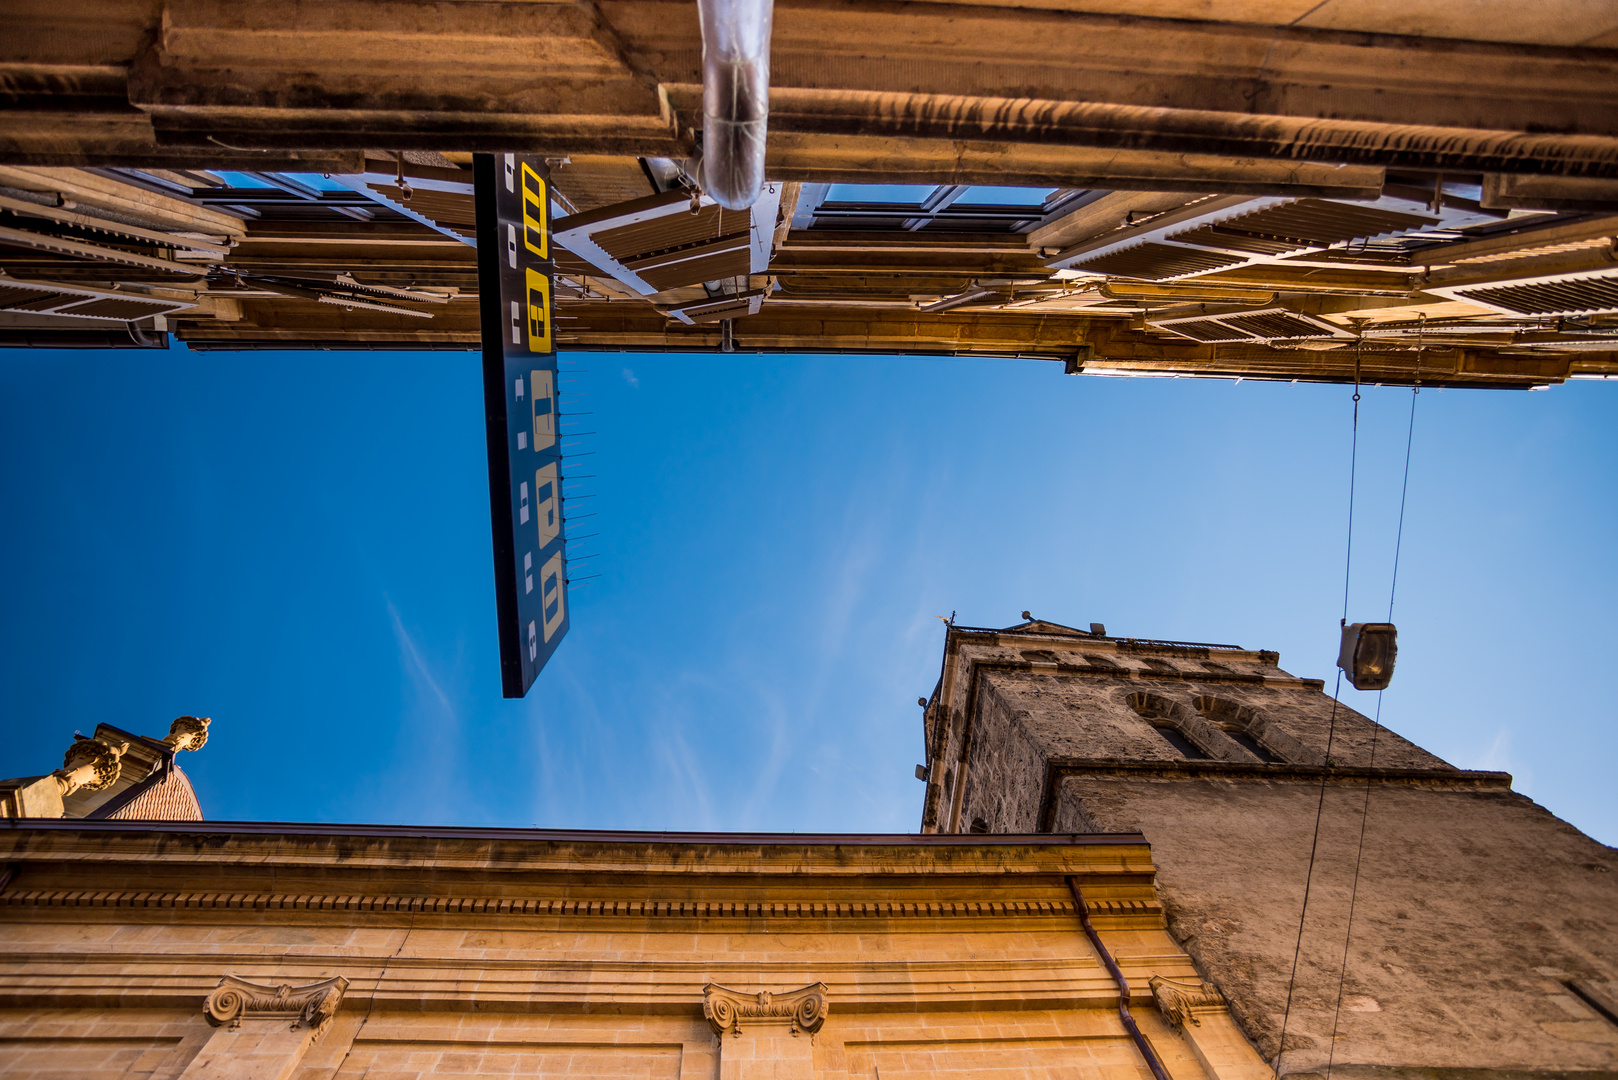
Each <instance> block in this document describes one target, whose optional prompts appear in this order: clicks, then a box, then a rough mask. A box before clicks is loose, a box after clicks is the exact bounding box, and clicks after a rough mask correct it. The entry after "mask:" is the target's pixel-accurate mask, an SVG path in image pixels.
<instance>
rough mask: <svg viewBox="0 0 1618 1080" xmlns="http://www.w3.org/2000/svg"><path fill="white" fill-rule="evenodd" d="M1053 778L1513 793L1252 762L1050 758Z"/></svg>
mask: <svg viewBox="0 0 1618 1080" xmlns="http://www.w3.org/2000/svg"><path fill="white" fill-rule="evenodd" d="M1046 770H1047V772H1050V773H1055V774H1061V775H1066V776H1074V775H1080V774H1083V775H1090V776H1094V775H1113V776H1129V777H1136V776H1139V777H1152V778H1171V779H1174V778H1184V779H1200V778H1203V777H1210V776H1217V777H1220V778H1221V779H1236V778H1243V779H1255V780H1315V781H1318V780H1320V779H1322V778H1325V779H1333V780H1352V781H1365V780H1371V781H1375V782H1377V783H1383V784H1411V785H1416V786H1422V787H1430V786H1447V787H1457V788H1465V789H1469V790H1470V789H1476V788H1486V789H1495V788H1504V789H1509V788H1510V787H1511V774H1510V773H1503V772H1484V771H1477V770H1471V769H1367V768H1362V767H1360V766H1357V765H1347V766H1329V767H1323V766H1316V765H1292V764H1277V765H1266V764H1262V763H1260V762H1248V761H1190V760H1175V759H1164V760H1162V761H1124V760H1119V759H1115V758H1051V759H1049V761H1047V762H1046Z"/></svg>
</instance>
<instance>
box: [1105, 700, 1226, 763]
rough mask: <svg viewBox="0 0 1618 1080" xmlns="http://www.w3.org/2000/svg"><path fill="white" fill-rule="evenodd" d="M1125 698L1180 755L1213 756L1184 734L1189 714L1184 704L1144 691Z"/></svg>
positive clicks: (1136, 712)
mask: <svg viewBox="0 0 1618 1080" xmlns="http://www.w3.org/2000/svg"><path fill="white" fill-rule="evenodd" d="M1125 700H1126V701H1128V702H1129V707H1130V708H1131V709H1134V710H1135V714H1136V715H1137V716H1139V717H1140V718H1141V719H1142V720H1145V721H1146V722H1147V723H1148V724H1150V725H1151V726H1152V729H1153V730H1154V731H1156V732H1157V734H1158V735H1159V736H1161V737H1162V739H1163V740H1164V741H1165V742H1167V743H1168V744H1169V745H1170V746H1172V747H1174V749H1175V750H1176V751H1178V752H1179V755H1180V756H1181V757H1183V758H1189V759H1191V760H1192V761H1207V760H1209V759H1210V758H1212V757H1213V755H1212V754H1210V753H1208V751H1206V750H1204V749H1203V748H1202V747H1201V746H1199V745H1197V744H1196V743H1194V742H1192V741H1191V738H1190V737H1189V736H1188V735H1186V733H1185V721H1186V720H1187V719H1189V714H1188V712H1187V710H1186V708H1185V706H1183V705H1181V704H1179V703H1178V702H1174V701H1170V700H1168V699H1167V698H1163V697H1159V696H1158V695H1156V694H1148V693H1145V692H1136V693H1133V694H1130V695H1129V697H1128V698H1126V699H1125Z"/></svg>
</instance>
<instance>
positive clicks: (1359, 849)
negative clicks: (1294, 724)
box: [1326, 324, 1421, 1080]
mask: <svg viewBox="0 0 1618 1080" xmlns="http://www.w3.org/2000/svg"><path fill="white" fill-rule="evenodd" d="M1416 340H1417V346H1416V385H1415V386H1413V387H1411V388H1410V423H1409V426H1408V427H1407V428H1406V429H1405V470H1404V482H1403V484H1402V485H1401V486H1400V488H1399V527H1398V530H1397V531H1396V532H1395V534H1394V541H1393V580H1392V581H1391V582H1390V583H1389V585H1388V619H1387V621H1388V622H1390V623H1391V622H1392V621H1393V599H1394V597H1395V595H1397V593H1398V589H1399V553H1400V551H1401V549H1402V548H1403V547H1404V536H1405V504H1406V502H1407V501H1408V497H1409V495H1410V451H1411V448H1412V447H1413V446H1414V445H1415V438H1416V397H1417V395H1419V394H1420V393H1421V344H1420V342H1421V328H1420V325H1419V324H1418V326H1417V330H1416ZM1383 693H1384V691H1382V690H1378V691H1377V692H1376V717H1375V718H1374V719H1373V720H1372V721H1371V759H1370V762H1369V764H1368V765H1367V768H1372V769H1374V768H1376V740H1377V736H1378V735H1380V734H1381V733H1382V695H1383ZM1373 783H1374V778H1373V777H1369V776H1367V777H1366V778H1365V798H1364V801H1363V802H1362V803H1361V804H1360V836H1359V842H1358V844H1357V845H1356V846H1355V849H1354V881H1353V884H1352V885H1350V886H1349V890H1348V925H1347V927H1346V928H1345V929H1344V931H1343V959H1342V962H1341V964H1340V965H1339V966H1338V975H1337V1004H1336V1006H1335V1007H1334V1009H1333V1011H1332V1018H1331V1042H1330V1044H1329V1049H1328V1050H1327V1053H1326V1078H1327V1080H1331V1070H1332V1064H1333V1062H1334V1061H1335V1060H1336V1057H1337V1026H1338V1023H1339V1021H1340V1020H1341V1019H1342V1015H1343V987H1344V984H1345V983H1346V982H1347V980H1348V945H1349V941H1350V940H1352V938H1353V936H1354V908H1355V905H1356V904H1357V902H1358V901H1359V894H1360V864H1361V860H1362V859H1363V858H1364V855H1365V829H1366V824H1367V823H1368V821H1369V820H1370V817H1371V785H1372V784H1373Z"/></svg>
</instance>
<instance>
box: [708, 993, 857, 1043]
mask: <svg viewBox="0 0 1618 1080" xmlns="http://www.w3.org/2000/svg"><path fill="white" fill-rule="evenodd" d="M830 1010H831V999H830V998H829V996H828V994H827V988H826V984H825V983H821V982H817V983H810V984H809V985H808V986H805V987H803V988H802V989H799V990H792V991H788V992H787V993H784V994H772V993H771V992H770V991H768V990H759V991H757V992H755V993H751V994H750V993H747V992H746V991H744V990H732V989H731V988H730V987H728V986H720V985H719V984H717V983H709V984H708V985H707V986H704V987H703V988H702V1015H703V1016H704V1017H706V1018H707V1020H708V1026H709V1027H711V1028H713V1029H714V1033H715V1034H718V1035H723V1034H725V1032H727V1031H728V1032H730V1033H731V1034H732V1035H740V1034H741V1033H742V1021H743V1020H744V1019H745V1020H764V1021H768V1020H774V1021H776V1022H780V1021H787V1022H788V1023H790V1024H791V1025H792V1034H794V1035H797V1034H798V1033H799V1032H805V1033H807V1034H810V1035H813V1034H814V1033H815V1032H817V1031H819V1030H820V1026H821V1025H822V1024H824V1023H825V1022H826V1014H827V1013H828V1012H829V1011H830Z"/></svg>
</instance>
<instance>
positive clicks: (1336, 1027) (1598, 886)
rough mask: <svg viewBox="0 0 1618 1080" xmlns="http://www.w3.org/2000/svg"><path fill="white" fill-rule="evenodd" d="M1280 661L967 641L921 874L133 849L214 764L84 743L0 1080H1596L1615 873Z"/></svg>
mask: <svg viewBox="0 0 1618 1080" xmlns="http://www.w3.org/2000/svg"><path fill="white" fill-rule="evenodd" d="M1279 660H1280V658H1279V656H1277V655H1276V654H1275V653H1273V652H1260V651H1252V650H1246V649H1240V648H1236V647H1232V646H1218V645H1194V644H1187V643H1183V642H1182V643H1177V642H1158V641H1141V640H1135V639H1118V638H1113V637H1108V636H1106V635H1105V633H1104V631H1103V630H1101V628H1099V627H1097V628H1095V630H1094V632H1092V633H1086V632H1082V631H1078V630H1074V629H1071V628H1069V627H1064V626H1060V625H1057V624H1054V623H1047V622H1040V621H1036V620H1032V619H1030V620H1029V621H1028V622H1025V623H1023V624H1021V625H1019V626H1015V627H1011V628H1008V629H1004V630H987V629H972V628H968V627H958V626H951V628H950V630H949V631H948V635H947V638H946V646H945V653H944V661H943V672H942V676H941V678H940V681H939V685H938V688H937V690H936V691H935V692H934V694H933V696H932V698H931V699H930V700H925V701H924V703H925V704H926V713H925V717H926V732H927V745H928V765H927V766H925V767H924V768H923V770H922V771H923V772H924V773H925V774H926V779H927V793H926V798H925V803H924V807H925V809H924V815H925V817H924V823H923V831H922V833H920V834H917V835H910V836H893V835H883V836H856V835H823V836H813V835H744V834H734V833H732V834H706V835H678V834H667V833H662V834H637V833H600V832H595V833H590V832H567V833H564V832H545V831H540V830H523V829H454V828H412V827H376V826H352V825H297V824H265V823H204V822H201V821H199V820H196V819H197V818H199V817H200V810H198V812H197V813H196V814H195V815H192V816H191V819H190V820H169V821H161V820H136V819H135V816H136V813H137V811H143V808H144V811H146V812H144V813H143V816H145V817H147V818H157V817H160V816H162V815H161V814H160V813H158V812H157V810H159V809H161V807H160V806H159V805H158V803H156V802H155V801H151V802H146V803H142V802H140V801H139V798H140V795H139V793H138V792H137V794H136V795H133V796H131V795H129V794H128V792H131V791H136V789H137V788H139V785H141V784H149V785H151V786H148V787H147V788H145V789H142V790H146V791H150V790H154V789H155V787H156V786H158V785H161V784H162V783H165V782H169V781H165V780H164V779H163V775H162V774H161V773H160V772H159V771H158V770H156V769H152V768H148V767H147V766H144V765H141V766H138V767H136V768H135V769H134V772H133V773H132V774H131V776H130V777H124V776H123V775H122V773H121V770H122V768H123V767H124V766H125V765H128V764H129V763H130V762H132V761H135V760H136V757H135V756H133V755H137V754H138V755H143V756H148V757H154V759H155V757H160V756H161V753H162V752H163V751H162V750H161V749H160V748H167V750H168V751H169V752H170V754H171V756H172V753H173V752H178V750H179V749H180V748H181V746H180V744H181V743H184V744H185V745H186V746H188V747H192V748H194V745H196V744H198V737H199V735H205V727H206V726H205V725H204V724H202V723H201V722H200V721H196V720H194V719H193V718H182V720H181V721H176V724H175V729H174V731H173V732H172V733H171V736H170V738H172V739H174V742H172V743H171V742H169V741H167V740H155V739H145V740H140V741H139V742H138V743H137V742H136V741H135V740H136V739H138V737H129V738H127V739H126V738H124V737H123V733H120V732H119V731H118V729H115V728H109V727H107V726H105V725H103V727H102V728H100V729H98V730H97V733H96V736H95V741H99V742H100V743H101V744H102V748H100V749H98V748H94V747H83V746H79V745H77V744H76V747H75V749H73V750H70V751H69V754H68V758H67V761H66V763H65V764H64V768H63V769H62V770H59V771H58V772H57V773H54V774H51V775H50V776H47V777H35V778H25V779H24V780H20V781H8V782H5V783H4V784H0V791H3V792H6V793H8V794H7V797H8V798H11V799H12V801H13V804H14V806H16V807H21V808H23V810H24V811H25V812H24V813H23V814H22V815H21V816H18V814H17V813H16V811H15V810H13V812H12V815H11V821H10V822H9V827H7V828H4V829H0V847H3V851H0V863H3V864H4V871H3V874H0V954H3V955H4V957H5V962H4V964H3V965H0V1076H4V1077H5V1078H7V1080H10V1078H20V1080H421V1078H425V1077H429V1076H432V1077H456V1078H460V1080H494V1078H497V1077H498V1078H502V1080H504V1078H507V1077H515V1076H536V1077H547V1078H552V1080H562V1078H569V1080H571V1078H575V1077H577V1078H584V1077H590V1078H591V1080H596V1078H600V1080H923V1077H924V1075H925V1076H930V1075H932V1074H943V1075H944V1076H945V1077H946V1078H948V1080H1266V1078H1271V1080H1273V1077H1274V1076H1275V1075H1276V1071H1278V1072H1279V1073H1280V1074H1281V1075H1285V1076H1297V1077H1300V1078H1308V1080H1313V1078H1317V1077H1329V1076H1331V1075H1337V1076H1339V1077H1341V1078H1343V1080H1618V1004H1615V997H1618V993H1615V991H1618V983H1615V976H1618V958H1615V953H1618V887H1615V878H1614V870H1615V869H1618V853H1615V852H1614V851H1613V850H1611V849H1609V848H1606V847H1603V846H1602V845H1600V844H1598V843H1596V842H1595V841H1593V840H1591V839H1589V838H1588V837H1586V836H1584V835H1582V834H1581V833H1579V832H1578V831H1577V830H1576V829H1574V828H1572V827H1571V826H1569V825H1567V824H1566V823H1564V822H1561V821H1558V820H1557V819H1556V818H1555V817H1553V816H1551V815H1550V814H1549V813H1547V812H1546V811H1545V810H1543V809H1542V808H1540V807H1538V806H1536V805H1535V804H1533V803H1532V802H1531V801H1529V800H1528V799H1526V798H1524V797H1523V796H1521V795H1518V794H1515V793H1514V792H1512V790H1511V787H1510V777H1508V776H1506V775H1504V774H1501V773H1489V772H1474V771H1467V770H1461V769H1456V768H1454V767H1452V766H1450V765H1448V764H1447V763H1445V762H1443V761H1441V760H1439V759H1438V758H1437V757H1435V756H1433V755H1432V754H1429V753H1427V752H1426V751H1424V750H1422V749H1421V748H1420V747H1417V746H1415V745H1413V744H1412V743H1410V742H1408V741H1407V740H1404V739H1401V738H1400V737H1398V736H1397V735H1394V734H1393V733H1391V732H1388V731H1387V730H1385V729H1380V728H1378V727H1377V726H1376V725H1374V724H1372V723H1371V721H1369V720H1367V719H1366V718H1365V717H1363V716H1360V715H1359V714H1358V713H1355V712H1353V711H1352V710H1349V709H1347V708H1345V707H1343V706H1341V705H1335V704H1334V703H1333V701H1332V699H1331V698H1330V697H1328V696H1327V695H1326V694H1325V693H1324V692H1323V684H1322V683H1321V682H1320V681H1319V680H1313V679H1300V678H1295V677H1293V676H1291V675H1289V674H1287V673H1286V672H1285V671H1283V670H1281V668H1280V667H1279V666H1278V665H1279ZM199 729H200V730H199ZM90 741H92V740H82V739H81V740H79V743H87V742H90ZM113 750H117V751H118V752H117V754H113V753H112V751H113ZM91 751H94V752H93V753H91ZM109 756H111V757H112V758H114V761H113V762H112V763H109V762H108V761H106V760H103V759H105V758H107V757H109ZM114 765H116V766H117V768H116V769H114V767H113V766H114ZM169 767H172V763H171V764H170V766H165V768H169ZM142 769H145V770H146V771H145V772H141V770H142ZM115 773H116V775H114V774H115ZM154 775H155V776H158V780H157V781H155V782H153V781H151V777H152V776H154ZM109 776H111V779H110V780H109V779H108V777H109ZM47 781H48V783H47ZM69 784H76V785H77V786H78V787H77V789H76V790H87V789H89V788H90V787H91V786H92V785H94V784H103V786H102V787H101V788H99V789H97V791H99V792H105V793H110V794H109V795H107V796H106V797H105V800H104V801H103V802H102V803H100V804H99V808H100V810H102V811H105V810H106V808H107V807H109V806H114V807H120V808H122V809H117V810H115V811H114V812H104V813H99V814H98V813H97V812H96V809H95V808H91V810H89V811H85V804H79V803H75V804H72V805H69V803H70V801H71V800H72V799H74V798H75V794H74V793H70V794H68V795H67V796H66V797H65V799H64V798H63V797H62V796H61V795H60V792H61V790H62V789H63V787H64V786H65V785H69ZM119 785H122V786H121V787H120V786H119ZM115 789H116V790H115ZM187 790H189V788H187ZM41 791H44V792H46V793H47V795H48V793H49V792H57V793H58V798H59V802H60V803H61V808H60V810H59V811H58V812H57V813H54V814H45V815H41V814H39V813H37V807H38V805H39V803H38V801H37V799H36V800H35V801H33V802H30V801H29V800H30V799H32V798H34V795H38V793H39V792H41ZM30 792H32V793H34V795H29V794H28V793H30ZM120 792H122V794H120ZM92 794H95V793H94V792H92ZM42 797H43V796H42ZM97 797H98V798H101V797H102V796H101V795H97ZM119 800H122V801H119ZM46 801H48V798H47V799H46ZM192 805H193V806H194V799H193V803H192ZM69 811H72V812H69ZM81 811H85V812H81ZM176 816H178V815H176ZM1306 896H1307V905H1306V904H1305V898H1306ZM1283 1045H1284V1052H1282V1048H1283Z"/></svg>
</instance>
